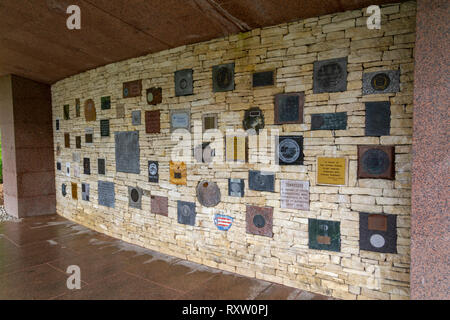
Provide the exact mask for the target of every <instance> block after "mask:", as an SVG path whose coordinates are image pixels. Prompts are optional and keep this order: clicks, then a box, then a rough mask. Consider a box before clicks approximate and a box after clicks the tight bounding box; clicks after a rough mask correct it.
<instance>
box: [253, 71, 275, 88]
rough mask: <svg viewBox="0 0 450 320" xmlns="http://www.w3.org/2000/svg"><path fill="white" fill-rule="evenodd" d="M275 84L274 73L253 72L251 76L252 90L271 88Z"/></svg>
mask: <svg viewBox="0 0 450 320" xmlns="http://www.w3.org/2000/svg"><path fill="white" fill-rule="evenodd" d="M274 83H275V71H273V70H271V71H261V72H255V73H253V76H252V85H253V88H257V87H266V86H273V85H274Z"/></svg>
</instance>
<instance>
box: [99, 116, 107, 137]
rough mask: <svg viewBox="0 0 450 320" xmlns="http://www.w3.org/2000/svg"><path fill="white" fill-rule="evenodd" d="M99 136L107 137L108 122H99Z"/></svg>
mask: <svg viewBox="0 0 450 320" xmlns="http://www.w3.org/2000/svg"><path fill="white" fill-rule="evenodd" d="M100 136H102V137H109V120H108V119H105V120H100Z"/></svg>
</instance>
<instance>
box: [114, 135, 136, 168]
mask: <svg viewBox="0 0 450 320" xmlns="http://www.w3.org/2000/svg"><path fill="white" fill-rule="evenodd" d="M114 139H115V144H116V171H117V172H126V173H140V159H139V157H140V149H139V131H122V132H114Z"/></svg>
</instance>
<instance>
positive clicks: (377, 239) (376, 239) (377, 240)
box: [369, 234, 386, 248]
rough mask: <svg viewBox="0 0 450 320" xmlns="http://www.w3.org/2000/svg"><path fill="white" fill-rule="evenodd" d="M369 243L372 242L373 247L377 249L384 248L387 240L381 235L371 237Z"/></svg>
mask: <svg viewBox="0 0 450 320" xmlns="http://www.w3.org/2000/svg"><path fill="white" fill-rule="evenodd" d="M369 241H370V244H371V245H372V246H374V247H375V248H382V247H383V246H384V245H385V243H386V240H385V239H384V237H383V236H382V235H379V234H373V235H371V236H370V239H369Z"/></svg>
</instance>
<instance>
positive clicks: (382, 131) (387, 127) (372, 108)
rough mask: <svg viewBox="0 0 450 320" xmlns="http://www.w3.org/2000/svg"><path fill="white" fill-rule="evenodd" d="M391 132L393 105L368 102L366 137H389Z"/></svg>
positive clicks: (382, 102) (387, 102) (385, 102)
mask: <svg viewBox="0 0 450 320" xmlns="http://www.w3.org/2000/svg"><path fill="white" fill-rule="evenodd" d="M390 131H391V103H390V102H389V101H376V102H366V132H365V133H366V136H370V137H380V136H388V135H389V134H390Z"/></svg>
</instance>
